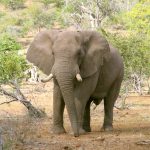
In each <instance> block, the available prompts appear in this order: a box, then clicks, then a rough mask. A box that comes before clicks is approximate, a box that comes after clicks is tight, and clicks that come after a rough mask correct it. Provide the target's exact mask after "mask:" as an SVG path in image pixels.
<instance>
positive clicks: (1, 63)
mask: <svg viewBox="0 0 150 150" xmlns="http://www.w3.org/2000/svg"><path fill="white" fill-rule="evenodd" d="M26 67H27V66H26V62H25V59H24V58H23V57H21V56H18V55H17V54H6V53H5V54H3V55H1V56H0V83H5V82H8V81H10V80H14V79H16V78H22V77H23V71H25V69H26Z"/></svg>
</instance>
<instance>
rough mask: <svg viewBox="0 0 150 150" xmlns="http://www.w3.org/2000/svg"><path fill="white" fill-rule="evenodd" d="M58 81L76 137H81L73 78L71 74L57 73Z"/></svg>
mask: <svg viewBox="0 0 150 150" xmlns="http://www.w3.org/2000/svg"><path fill="white" fill-rule="evenodd" d="M55 75H56V79H57V81H58V84H59V86H60V90H61V92H62V96H63V98H64V101H65V104H66V108H67V112H68V115H69V119H70V122H71V126H72V129H73V132H74V136H75V137H77V136H79V129H78V119H77V111H76V106H75V101H74V92H73V78H72V75H71V74H70V73H66V72H65V73H60V72H59V73H57V74H55Z"/></svg>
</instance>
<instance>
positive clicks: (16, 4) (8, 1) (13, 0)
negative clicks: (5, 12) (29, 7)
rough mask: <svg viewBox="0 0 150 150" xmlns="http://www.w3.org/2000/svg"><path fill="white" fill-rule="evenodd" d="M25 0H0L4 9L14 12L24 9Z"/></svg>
mask: <svg viewBox="0 0 150 150" xmlns="http://www.w3.org/2000/svg"><path fill="white" fill-rule="evenodd" d="M24 2H25V0H1V3H3V4H4V5H5V6H6V7H8V8H10V9H12V10H16V9H19V8H23V7H24Z"/></svg>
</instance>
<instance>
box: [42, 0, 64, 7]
mask: <svg viewBox="0 0 150 150" xmlns="http://www.w3.org/2000/svg"><path fill="white" fill-rule="evenodd" d="M41 2H42V3H43V4H44V5H45V7H46V8H47V6H48V5H49V4H51V3H54V4H56V7H57V8H61V7H62V6H63V4H64V0H41Z"/></svg>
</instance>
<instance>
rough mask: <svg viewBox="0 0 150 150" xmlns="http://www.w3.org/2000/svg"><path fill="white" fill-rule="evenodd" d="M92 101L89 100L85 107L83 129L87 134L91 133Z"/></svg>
mask: <svg viewBox="0 0 150 150" xmlns="http://www.w3.org/2000/svg"><path fill="white" fill-rule="evenodd" d="M91 102H92V99H89V101H88V102H87V104H86V106H85V111H84V117H83V129H84V130H85V131H86V132H91V127H90V105H91Z"/></svg>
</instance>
